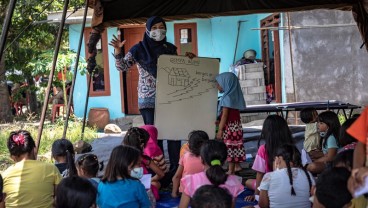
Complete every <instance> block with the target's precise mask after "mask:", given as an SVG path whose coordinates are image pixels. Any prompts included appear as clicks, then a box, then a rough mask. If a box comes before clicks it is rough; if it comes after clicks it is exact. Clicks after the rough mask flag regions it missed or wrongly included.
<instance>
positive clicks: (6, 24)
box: [0, 0, 17, 62]
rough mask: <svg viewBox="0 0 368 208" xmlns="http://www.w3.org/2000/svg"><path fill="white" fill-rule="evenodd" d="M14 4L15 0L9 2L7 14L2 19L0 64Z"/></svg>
mask: <svg viewBox="0 0 368 208" xmlns="http://www.w3.org/2000/svg"><path fill="white" fill-rule="evenodd" d="M16 3H17V0H10V2H9V5H8V9H7V13H6V16H5V19H4V24H3V29H2V31H3V32H2V34H1V40H0V62H1V60H2V58H3V54H4V48H5V44H6V38H7V37H8V32H9V27H10V24H11V19H12V17H13V13H14V8H15V4H16Z"/></svg>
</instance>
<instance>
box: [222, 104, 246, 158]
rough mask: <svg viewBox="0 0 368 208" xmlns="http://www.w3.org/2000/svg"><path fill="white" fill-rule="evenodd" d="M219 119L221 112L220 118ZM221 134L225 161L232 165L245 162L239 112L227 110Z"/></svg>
mask: <svg viewBox="0 0 368 208" xmlns="http://www.w3.org/2000/svg"><path fill="white" fill-rule="evenodd" d="M221 117H222V112H221V115H220V118H221ZM223 132H224V133H223V134H222V139H223V141H224V143H225V144H226V147H227V161H228V162H234V163H240V162H243V161H245V149H244V144H243V127H242V124H241V120H240V112H239V110H237V109H232V108H229V115H228V118H227V121H226V124H225V127H224V131H223Z"/></svg>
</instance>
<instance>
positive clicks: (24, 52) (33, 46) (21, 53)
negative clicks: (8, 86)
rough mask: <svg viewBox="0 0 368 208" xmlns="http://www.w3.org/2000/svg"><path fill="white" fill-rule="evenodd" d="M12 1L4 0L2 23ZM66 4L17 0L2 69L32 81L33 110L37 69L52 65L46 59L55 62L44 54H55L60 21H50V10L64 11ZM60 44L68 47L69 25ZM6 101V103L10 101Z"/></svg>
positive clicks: (76, 0)
mask: <svg viewBox="0 0 368 208" xmlns="http://www.w3.org/2000/svg"><path fill="white" fill-rule="evenodd" d="M8 4H9V0H1V1H0V26H1V27H2V24H3V23H4V18H5V14H6V12H7V7H8ZM63 4H64V1H58V0H17V2H16V6H15V10H14V13H13V18H12V22H11V25H10V28H9V31H8V36H7V41H6V47H5V48H6V50H5V51H4V59H5V66H4V65H2V66H0V73H2V74H3V73H4V71H6V72H7V73H6V74H7V77H6V79H7V80H11V81H14V82H24V81H27V82H28V86H29V89H30V91H31V93H30V97H31V103H30V104H31V111H33V112H34V111H35V108H36V107H35V106H36V105H35V102H36V95H35V92H34V91H33V92H32V89H35V88H34V82H33V76H34V75H35V74H36V73H37V69H38V71H39V70H40V67H41V66H42V64H43V66H46V67H47V66H48V65H47V64H46V63H45V62H51V63H49V64H52V59H46V58H45V57H44V56H45V54H47V53H51V54H53V51H54V47H55V42H56V37H57V33H58V31H59V24H49V23H47V22H46V21H45V20H47V14H48V13H50V12H56V11H61V10H62V9H63ZM81 6H83V0H71V1H70V3H69V9H70V10H74V9H75V8H81ZM60 48H61V50H62V49H66V48H68V31H67V25H66V26H65V27H64V29H63V36H62V43H61V46H60ZM62 51H63V50H62ZM64 51H65V50H64ZM61 57H62V55H61V56H59V58H60V59H61ZM64 57H65V56H64ZM66 57H68V56H66ZM37 61H40V62H41V63H39V64H38V65H36V64H35V62H37ZM64 63H65V62H63V61H62V60H59V61H58V62H57V65H58V66H60V65H61V64H64ZM37 67H38V68H37ZM49 69H51V68H49ZM44 70H47V69H44ZM19 71H20V72H21V73H20V74H19V73H14V72H19ZM2 81H5V77H4V76H1V74H0V82H2ZM1 99H7V98H1ZM4 102H5V103H6V101H4ZM4 102H1V103H4ZM0 117H4V115H0ZM0 119H1V118H0Z"/></svg>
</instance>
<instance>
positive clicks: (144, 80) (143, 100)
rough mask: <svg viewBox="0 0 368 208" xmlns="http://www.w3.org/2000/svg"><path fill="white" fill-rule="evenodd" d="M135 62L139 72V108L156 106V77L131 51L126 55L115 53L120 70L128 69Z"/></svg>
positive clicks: (116, 63) (116, 64)
mask: <svg viewBox="0 0 368 208" xmlns="http://www.w3.org/2000/svg"><path fill="white" fill-rule="evenodd" d="M134 64H137V68H138V72H139V81H138V89H137V90H138V108H139V109H143V108H155V98H156V78H155V77H153V76H152V75H151V74H150V73H148V72H147V71H146V70H144V69H143V68H142V67H141V65H140V64H139V63H136V61H135V60H134V58H133V56H132V54H131V53H130V52H128V53H127V54H126V55H125V57H124V56H123V54H122V53H120V54H118V55H115V66H116V68H117V69H118V70H119V71H122V72H124V71H128V70H129V69H130V68H131V67H132V66H133V65H134Z"/></svg>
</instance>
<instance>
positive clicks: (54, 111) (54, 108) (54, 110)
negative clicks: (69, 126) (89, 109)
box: [51, 104, 73, 123]
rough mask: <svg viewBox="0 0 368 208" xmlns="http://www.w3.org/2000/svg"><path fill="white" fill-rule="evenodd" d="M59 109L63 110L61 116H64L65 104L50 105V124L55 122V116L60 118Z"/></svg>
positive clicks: (71, 108)
mask: <svg viewBox="0 0 368 208" xmlns="http://www.w3.org/2000/svg"><path fill="white" fill-rule="evenodd" d="M60 108H63V114H64V108H65V104H52V110H51V114H52V116H51V123H54V122H55V117H56V115H57V116H58V117H59V116H60ZM72 113H73V105H71V106H70V114H72Z"/></svg>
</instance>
